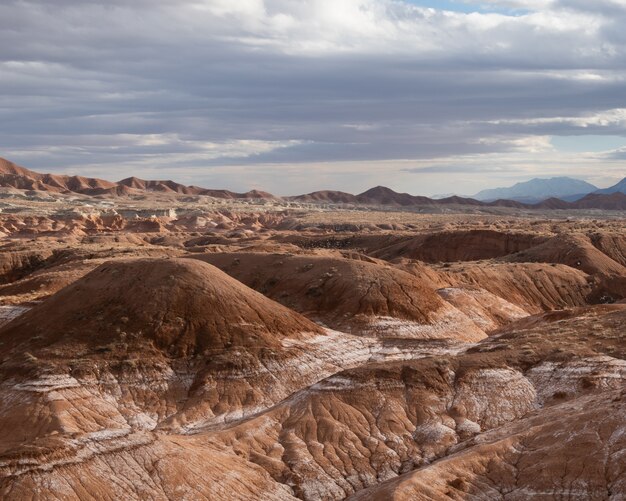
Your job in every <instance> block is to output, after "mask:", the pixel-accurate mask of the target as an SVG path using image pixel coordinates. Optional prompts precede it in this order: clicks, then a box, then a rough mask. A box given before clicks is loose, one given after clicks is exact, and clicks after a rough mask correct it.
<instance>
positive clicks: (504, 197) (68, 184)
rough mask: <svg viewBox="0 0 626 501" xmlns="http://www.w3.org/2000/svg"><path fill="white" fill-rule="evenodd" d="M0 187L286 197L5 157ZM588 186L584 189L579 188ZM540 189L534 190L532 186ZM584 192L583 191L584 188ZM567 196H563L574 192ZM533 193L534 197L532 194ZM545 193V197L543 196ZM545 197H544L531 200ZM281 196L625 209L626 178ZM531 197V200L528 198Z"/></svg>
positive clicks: (297, 199)
mask: <svg viewBox="0 0 626 501" xmlns="http://www.w3.org/2000/svg"><path fill="white" fill-rule="evenodd" d="M0 187H4V188H13V189H18V190H34V191H43V192H51V193H66V194H69V193H76V194H81V195H88V196H114V197H117V196H130V195H141V194H145V193H146V192H156V193H164V194H167V193H171V194H182V195H205V196H211V197H214V198H221V199H230V200H234V199H263V200H280V199H281V197H277V196H274V195H272V194H271V193H267V192H264V191H258V190H251V191H248V192H245V193H236V192H232V191H229V190H214V189H207V188H201V187H199V186H186V185H183V184H180V183H177V182H175V181H171V180H145V179H140V178H137V177H128V178H126V179H122V180H121V181H118V182H112V181H107V180H104V179H98V178H90V177H83V176H66V175H57V174H41V173H38V172H35V171H32V170H29V169H26V168H24V167H21V166H19V165H16V164H14V163H12V162H10V161H8V160H5V159H2V158H0ZM583 189H585V190H589V191H587V193H582V191H580V190H583ZM532 190H535V191H532ZM581 193H582V194H581ZM573 196H575V200H573V201H567V200H563V199H562V198H561V197H573ZM533 197H534V198H533ZM542 197H543V198H542ZM537 199H541V201H539V202H533V201H532V200H537ZM282 200H285V201H293V202H301V203H332V204H360V205H385V206H395V207H410V206H441V205H470V206H477V207H513V208H521V209H523V208H527V209H583V208H584V209H594V208H596V209H604V210H626V178H624V179H623V180H622V181H620V182H619V183H617V184H616V185H615V186H612V187H610V188H606V189H604V190H598V189H597V188H596V187H595V186H593V185H591V184H589V183H586V182H584V181H580V180H576V179H571V178H553V179H533V180H531V181H528V182H526V183H518V184H517V185H515V186H513V187H511V188H499V189H493V190H484V191H482V192H480V193H478V194H477V195H476V196H475V197H473V198H468V197H460V196H449V197H445V198H440V199H433V198H428V197H424V196H416V195H410V194H408V193H398V192H396V191H393V190H392V189H390V188H387V187H384V186H376V187H374V188H371V189H369V190H367V191H365V192H363V193H360V194H358V195H353V194H351V193H346V192H342V191H332V190H323V191H315V192H312V193H308V194H305V195H297V196H291V197H282ZM529 200H530V201H529Z"/></svg>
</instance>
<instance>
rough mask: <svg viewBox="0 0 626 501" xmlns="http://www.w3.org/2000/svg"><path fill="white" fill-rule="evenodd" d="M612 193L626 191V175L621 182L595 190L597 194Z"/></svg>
mask: <svg viewBox="0 0 626 501" xmlns="http://www.w3.org/2000/svg"><path fill="white" fill-rule="evenodd" d="M611 193H626V177H625V178H624V179H622V180H621V181H620V182H619V183H617V184H615V185H613V186H611V187H609V188H604V189H603V190H597V191H595V192H594V194H596V195H610V194H611Z"/></svg>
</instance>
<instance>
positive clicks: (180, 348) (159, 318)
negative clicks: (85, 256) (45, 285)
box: [1, 259, 320, 356]
mask: <svg viewBox="0 0 626 501" xmlns="http://www.w3.org/2000/svg"><path fill="white" fill-rule="evenodd" d="M33 330H34V331H35V332H40V333H41V336H42V337H41V339H40V340H39V342H38V344H39V345H41V346H48V345H51V344H56V343H63V344H64V345H69V344H70V343H76V344H85V345H87V346H90V347H93V346H96V345H103V344H108V343H113V342H117V341H119V340H120V332H121V331H124V332H126V333H129V334H130V333H135V334H137V335H140V336H141V337H142V338H143V339H145V340H149V341H151V342H153V343H154V345H155V346H156V347H158V348H159V349H161V350H163V351H164V352H165V353H167V354H168V355H171V356H187V355H195V354H198V353H202V352H204V351H206V350H212V349H217V350H220V349H224V348H225V347H227V346H232V345H236V346H246V347H249V348H253V349H255V350H260V349H261V348H263V347H272V346H274V347H275V346H278V345H279V343H280V339H281V338H283V337H286V336H298V335H300V334H301V333H302V332H311V333H319V332H320V329H319V327H317V326H316V325H315V324H313V323H311V322H310V321H308V320H306V319H304V318H303V317H300V316H299V315H297V314H296V313H294V312H292V311H290V310H288V309H286V308H284V307H282V306H280V305H277V304H276V303H274V302H273V301H270V300H269V299H267V298H266V297H265V296H263V295H261V294H258V293H256V292H254V291H252V290H250V289H248V288H247V287H245V286H244V285H242V284H241V283H240V282H238V281H236V280H233V279H232V278H230V277H229V276H228V275H226V274H224V273H222V272H221V271H219V270H218V269H216V268H214V267H212V266H210V265H207V264H206V263H203V262H201V261H197V260H186V259H138V260H129V261H115V262H109V263H105V264H103V265H101V266H100V267H98V268H97V269H96V270H94V271H93V272H91V273H89V274H88V275H86V276H85V277H83V278H82V279H80V280H78V281H77V282H75V283H73V284H72V285H70V286H69V287H67V288H65V289H63V290H61V291H60V292H58V293H57V294H56V295H54V296H53V297H51V298H50V299H49V300H47V301H46V302H44V303H43V304H41V305H39V306H38V307H36V308H34V309H33V310H32V311H30V312H29V313H28V314H27V315H25V316H23V317H22V318H20V319H19V320H18V321H16V322H14V323H13V324H11V325H10V326H7V328H5V329H4V331H3V332H2V333H1V335H2V338H3V339H10V341H9V343H11V344H15V343H18V342H30V340H29V339H24V337H25V336H24V333H25V332H29V331H33ZM5 346H6V343H5Z"/></svg>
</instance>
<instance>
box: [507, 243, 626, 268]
mask: <svg viewBox="0 0 626 501" xmlns="http://www.w3.org/2000/svg"><path fill="white" fill-rule="evenodd" d="M603 244H604V245H606V246H607V247H608V248H611V247H612V246H610V245H608V242H606V241H604V242H603ZM614 244H616V245H621V240H617V241H615V242H614ZM600 245H602V243H600ZM614 254H615V255H616V256H617V255H619V254H621V251H620V250H617V251H615V252H614ZM622 259H623V257H622ZM506 260H507V261H509V262H540V263H560V264H565V265H567V266H570V267H571V268H576V269H578V270H582V271H584V272H585V273H588V274H603V275H624V274H626V268H625V267H624V266H623V265H621V264H620V263H618V262H616V261H614V260H613V259H611V258H610V257H609V256H608V255H606V254H605V253H603V252H602V251H601V250H599V249H598V248H596V247H595V246H594V245H593V243H592V242H591V240H590V239H589V237H587V236H585V235H580V234H573V235H572V234H566V235H558V236H555V237H553V238H551V239H549V240H548V241H546V242H544V243H542V244H539V245H537V246H534V247H532V248H528V249H526V250H524V251H521V252H518V253H517V254H513V255H511V256H508V257H507V258H506Z"/></svg>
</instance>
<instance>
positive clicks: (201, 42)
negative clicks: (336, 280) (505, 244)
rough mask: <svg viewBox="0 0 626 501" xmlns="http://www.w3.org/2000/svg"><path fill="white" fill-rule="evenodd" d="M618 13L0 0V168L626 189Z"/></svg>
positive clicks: (561, 4) (461, 6)
mask: <svg viewBox="0 0 626 501" xmlns="http://www.w3.org/2000/svg"><path fill="white" fill-rule="evenodd" d="M624 26H626V0H484V1H482V2H479V1H478V0H477V1H473V0H468V1H463V0H444V1H435V0H411V1H408V0H107V1H97V0H47V1H46V0H1V2H0V156H3V157H5V158H8V159H10V160H13V161H15V162H17V163H20V164H22V165H24V166H26V167H29V168H32V169H35V170H38V171H48V172H64V173H77V174H83V175H90V176H92V175H93V176H99V177H104V178H107V179H111V180H118V179H121V178H123V177H127V176H129V175H131V174H132V175H137V176H140V177H146V178H159V179H164V178H172V179H175V180H177V181H180V182H185V183H193V184H198V185H201V186H206V187H213V188H229V189H234V190H248V189H251V188H261V189H265V190H269V191H271V192H274V193H277V194H283V195H285V194H295V193H304V192H310V191H314V190H318V189H340V190H344V191H349V192H353V193H358V192H360V191H363V190H365V189H367V188H369V187H371V186H374V185H378V184H382V185H386V186H389V187H391V188H393V189H396V190H400V191H408V192H410V193H414V194H426V195H431V194H437V193H451V192H455V193H463V194H472V193H475V192H476V191H478V190H480V189H482V188H485V187H494V186H501V185H509V184H512V183H514V182H517V181H521V180H526V179H529V178H531V177H535V176H541V177H548V176H552V175H569V176H573V177H578V178H583V179H586V180H588V181H590V182H593V183H595V184H597V185H599V186H601V187H605V186H608V185H610V184H614V183H615V182H616V181H618V180H619V179H621V178H622V177H624V176H625V175H626V30H624Z"/></svg>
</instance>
